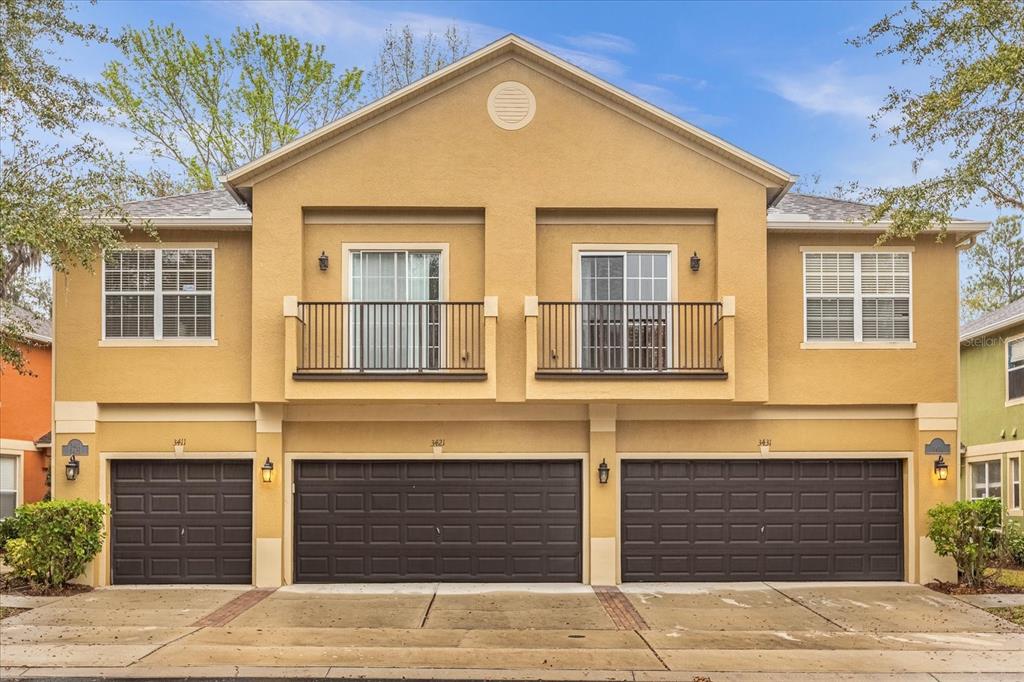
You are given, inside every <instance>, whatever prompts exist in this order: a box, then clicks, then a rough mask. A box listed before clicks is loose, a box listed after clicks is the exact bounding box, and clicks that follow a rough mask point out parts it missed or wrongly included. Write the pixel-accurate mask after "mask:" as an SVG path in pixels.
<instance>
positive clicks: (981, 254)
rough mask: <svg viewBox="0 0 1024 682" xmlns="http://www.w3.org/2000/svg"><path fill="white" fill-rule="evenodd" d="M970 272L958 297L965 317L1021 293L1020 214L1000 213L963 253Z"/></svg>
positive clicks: (1023, 236) (1023, 220) (1023, 245)
mask: <svg viewBox="0 0 1024 682" xmlns="http://www.w3.org/2000/svg"><path fill="white" fill-rule="evenodd" d="M967 259H968V262H969V263H970V264H971V266H972V268H973V270H974V273H973V274H971V276H970V277H968V279H967V281H966V282H965V283H964V288H963V295H962V296H961V299H962V302H963V303H962V304H963V308H964V313H965V315H964V316H965V317H966V318H968V319H969V318H970V317H974V316H977V315H978V314H980V313H985V312H988V311H990V310H995V309H997V308H1002V307H1003V306H1004V305H1007V304H1008V303H1013V302H1014V301H1016V300H1017V299H1018V298H1020V297H1021V296H1024V216H1020V215H1014V216H1000V217H999V218H997V219H996V221H995V224H994V225H993V226H992V228H991V229H990V230H989V231H988V232H986V233H985V234H983V235H982V236H981V237H980V238H979V239H978V243H977V244H975V245H974V246H973V247H972V248H971V249H970V250H969V251H968V252H967Z"/></svg>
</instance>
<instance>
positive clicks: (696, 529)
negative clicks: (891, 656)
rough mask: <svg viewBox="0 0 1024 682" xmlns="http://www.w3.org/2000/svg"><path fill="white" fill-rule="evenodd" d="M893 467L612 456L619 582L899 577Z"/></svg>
mask: <svg viewBox="0 0 1024 682" xmlns="http://www.w3.org/2000/svg"><path fill="white" fill-rule="evenodd" d="M902 472H903V469H902V466H901V463H900V462H899V461H895V460H866V461H860V460H858V461H849V460H833V461H818V460H813V461H811V460H795V461H794V460H786V461H781V460H780V461H760V460H727V461H722V460H719V461H702V460H653V461H648V460H623V462H622V579H623V581H636V582H643V581H656V580H665V581H720V580H902V579H903V483H902V476H903V473H902Z"/></svg>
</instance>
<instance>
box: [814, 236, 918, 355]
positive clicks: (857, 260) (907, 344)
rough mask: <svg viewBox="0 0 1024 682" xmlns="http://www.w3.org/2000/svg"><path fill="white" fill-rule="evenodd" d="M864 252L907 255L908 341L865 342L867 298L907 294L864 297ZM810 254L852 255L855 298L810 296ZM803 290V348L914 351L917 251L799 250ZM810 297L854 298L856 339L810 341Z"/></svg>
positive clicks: (842, 295) (846, 296) (861, 249)
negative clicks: (808, 288) (915, 258)
mask: <svg viewBox="0 0 1024 682" xmlns="http://www.w3.org/2000/svg"><path fill="white" fill-rule="evenodd" d="M865 253H894V254H906V256H907V276H908V277H909V279H910V293H909V294H907V295H906V299H907V313H908V322H907V324H908V325H909V326H908V331H909V334H908V337H907V338H906V339H868V340H864V306H863V305H862V304H863V302H864V301H865V300H866V299H877V298H903V297H904V295H903V294H900V295H893V294H865V293H863V291H862V290H861V289H862V287H861V282H862V270H861V257H862V256H863V255H864V254H865ZM809 254H837V255H852V256H853V295H852V296H850V295H848V294H836V295H828V294H812V295H808V293H807V256H808V255H809ZM800 271H801V276H800V288H801V290H802V293H803V310H802V311H801V315H802V317H803V321H804V332H803V344H802V347H804V348H829V347H832V348H842V347H852V348H861V347H864V348H871V347H877V348H913V347H914V346H915V345H916V342H915V341H914V252H913V250H912V249H875V248H867V249H866V248H836V249H822V248H819V247H813V248H805V247H802V248H801V249H800ZM809 298H851V299H852V300H853V340H852V341H849V340H827V339H809V338H807V299H809Z"/></svg>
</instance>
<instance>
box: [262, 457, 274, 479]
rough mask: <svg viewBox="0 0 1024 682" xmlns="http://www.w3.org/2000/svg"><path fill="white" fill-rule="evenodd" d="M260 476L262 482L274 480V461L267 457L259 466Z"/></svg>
mask: <svg viewBox="0 0 1024 682" xmlns="http://www.w3.org/2000/svg"><path fill="white" fill-rule="evenodd" d="M260 476H261V477H262V479H263V482H264V483H270V482H271V481H273V480H274V463H273V462H271V461H270V458H269V457H267V461H266V462H264V463H263V466H261V467H260Z"/></svg>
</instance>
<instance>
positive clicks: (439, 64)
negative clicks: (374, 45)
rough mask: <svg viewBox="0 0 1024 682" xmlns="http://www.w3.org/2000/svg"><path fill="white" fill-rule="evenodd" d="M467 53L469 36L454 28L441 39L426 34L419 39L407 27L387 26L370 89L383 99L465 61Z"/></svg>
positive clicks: (372, 71)
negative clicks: (453, 64)
mask: <svg viewBox="0 0 1024 682" xmlns="http://www.w3.org/2000/svg"><path fill="white" fill-rule="evenodd" d="M468 52H469V36H468V35H466V32H465V31H464V30H462V29H460V28H459V27H458V26H456V25H454V24H452V25H450V26H448V28H446V29H445V31H444V33H443V34H442V35H440V36H438V35H437V34H435V33H433V32H432V31H428V32H427V33H426V34H425V35H424V36H422V37H421V38H417V37H416V34H415V33H414V32H413V30H412V27H410V26H409V25H405V26H403V27H402V28H400V29H398V30H395V27H394V26H388V27H387V28H386V29H384V39H383V40H382V41H381V45H380V50H378V52H377V59H376V60H375V61H374V64H373V68H372V69H370V74H369V76H370V77H369V80H370V85H371V86H372V87H373V90H374V94H375V95H376V96H377V97H384V96H385V95H387V94H390V93H392V92H394V91H395V90H400V89H402V88H404V87H405V86H407V85H409V84H411V83H415V82H416V81H418V80H419V79H421V78H424V77H425V76H429V75H430V74H432V73H434V72H435V71H438V70H440V69H442V68H444V67H445V66H447V65H448V64H451V63H452V62H454V61H456V60H458V59H461V58H462V57H465V56H466V54H467V53H468Z"/></svg>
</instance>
